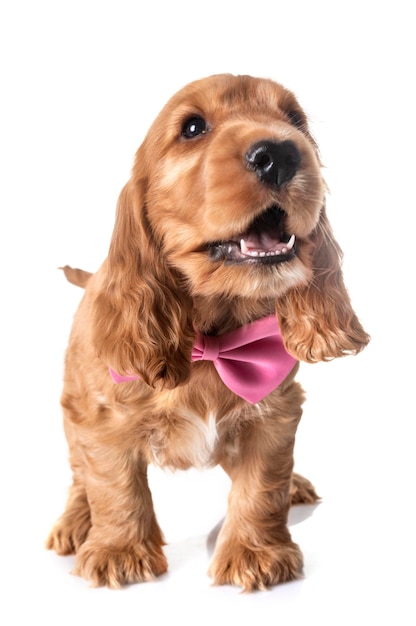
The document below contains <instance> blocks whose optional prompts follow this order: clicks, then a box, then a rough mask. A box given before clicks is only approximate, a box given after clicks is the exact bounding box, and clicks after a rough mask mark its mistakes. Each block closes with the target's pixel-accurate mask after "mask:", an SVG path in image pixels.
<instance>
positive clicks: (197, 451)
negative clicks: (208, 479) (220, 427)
mask: <svg viewBox="0 0 416 626" xmlns="http://www.w3.org/2000/svg"><path fill="white" fill-rule="evenodd" d="M217 439H218V433H217V425H216V416H215V415H214V413H212V412H211V413H210V414H209V415H208V418H207V420H206V421H204V420H203V419H202V418H201V416H200V415H197V414H196V413H191V412H190V411H185V410H182V411H181V413H180V419H178V420H177V421H176V423H175V424H171V425H170V427H169V429H167V430H166V431H165V432H154V433H153V435H152V436H151V437H150V440H149V444H150V449H151V452H152V457H153V459H152V461H153V463H154V464H155V465H158V466H160V467H169V466H171V467H183V468H186V467H197V468H203V467H209V466H210V465H211V463H212V459H213V454H214V451H215V446H216V443H217Z"/></svg>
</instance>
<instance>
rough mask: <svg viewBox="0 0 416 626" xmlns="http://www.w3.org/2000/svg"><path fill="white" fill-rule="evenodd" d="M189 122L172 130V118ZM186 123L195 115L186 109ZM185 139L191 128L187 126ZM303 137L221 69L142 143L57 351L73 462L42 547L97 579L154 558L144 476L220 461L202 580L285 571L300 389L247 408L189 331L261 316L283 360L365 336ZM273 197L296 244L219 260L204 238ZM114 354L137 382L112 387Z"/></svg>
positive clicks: (158, 567)
mask: <svg viewBox="0 0 416 626" xmlns="http://www.w3.org/2000/svg"><path fill="white" fill-rule="evenodd" d="M195 117H196V118H197V119H198V120H201V119H202V120H204V121H205V122H206V124H207V125H206V127H203V128H202V130H201V132H198V133H195V136H194V135H193V134H192V133H193V132H194V130H195V129H194V126H193V124H190V130H189V129H188V130H187V131H186V132H184V130H183V129H184V123H185V121H186V120H187V119H192V118H195ZM198 123H200V121H198ZM187 133H188V135H190V136H187ZM264 140H267V141H273V142H275V143H277V144H279V143H280V142H283V141H289V142H291V144H294V145H295V146H296V148H297V150H298V153H299V155H300V164H299V166H298V168H297V170H296V172H295V174H294V175H293V176H292V177H291V178H290V179H289V180H287V181H285V182H284V184H280V185H276V184H269V183H267V182H266V183H265V182H264V181H263V180H260V179H259V176H258V175H257V174H256V172H255V171H253V170H252V169H250V168H249V167H247V162H246V161H247V157H246V156H245V155H247V154H248V153H249V152H250V150H251V147H252V146H253V145H257V144H258V143H259V142H260V143H261V142H262V141H264ZM324 196H325V184H324V181H323V179H322V176H321V164H320V159H319V155H318V150H317V146H316V144H315V142H314V140H313V138H312V136H311V134H310V132H309V130H308V123H307V119H306V117H305V114H304V112H303V111H302V109H301V107H300V105H299V103H298V102H297V100H296V98H295V97H294V95H293V94H292V93H291V92H289V91H288V90H286V89H285V88H283V87H282V86H280V85H278V84H276V83H274V82H272V81H270V80H264V79H257V78H252V77H248V76H231V75H218V76H212V77H209V78H206V79H202V80H199V81H196V82H194V83H191V84H190V85H188V86H186V87H185V88H184V89H182V90H181V91H179V92H178V93H177V94H176V95H174V96H173V97H172V98H171V100H170V101H169V102H168V103H167V104H166V106H165V107H164V109H163V110H162V111H161V113H160V114H159V116H158V117H157V119H156V120H155V122H154V123H153V125H152V126H151V128H150V130H149V132H148V134H147V136H146V138H145V140H144V142H143V144H142V145H141V147H140V148H139V150H138V152H137V155H136V159H135V163H134V167H133V171H132V175H131V178H130V180H129V182H128V183H127V185H126V186H125V187H124V189H123V190H122V192H121V195H120V199H119V202H118V207H117V215H116V221H115V227H114V232H113V236H112V240H111V245H110V249H109V254H108V258H107V259H106V260H105V261H104V263H103V265H102V266H101V268H100V269H99V270H98V271H97V272H96V273H95V274H94V275H90V274H88V273H87V272H83V271H81V270H73V269H71V268H69V267H66V268H64V271H65V273H66V275H67V277H68V279H69V280H70V281H71V282H74V283H75V284H79V285H81V286H84V287H85V294H84V297H83V299H82V302H81V304H80V306H79V309H78V311H77V313H76V316H75V319H74V324H73V329H72V333H71V337H70V341H69V346H68V350H67V354H66V370H65V384H64V390H63V395H62V406H63V410H64V416H65V432H66V436H67V439H68V444H69V448H70V461H71V467H72V470H73V486H72V487H71V490H70V494H69V498H68V503H67V507H66V510H65V512H64V513H63V515H62V516H61V518H60V519H59V520H58V522H57V523H56V525H55V526H54V528H53V530H52V532H51V534H50V536H49V539H48V541H47V545H48V547H49V548H53V549H55V550H56V551H57V552H58V553H59V554H71V553H75V554H76V561H75V572H76V573H78V574H79V575H81V576H84V577H85V578H87V579H89V580H90V581H91V582H92V583H93V584H94V585H108V586H109V587H118V586H120V585H122V584H125V583H133V582H139V581H145V580H151V579H153V578H154V577H155V576H157V575H159V574H161V573H163V572H165V571H166V569H167V563H166V559H165V556H164V553H163V549H162V546H163V544H164V541H163V536H162V532H161V530H160V528H159V526H158V523H157V520H156V517H155V514H154V511H153V507H152V497H151V493H150V491H149V487H148V483H147V478H146V473H147V466H148V464H149V463H156V464H158V465H160V466H163V467H171V468H180V469H185V468H188V467H190V466H200V467H202V466H203V467H207V466H213V465H215V464H220V465H221V466H222V467H223V468H224V470H225V471H226V472H227V473H228V474H229V476H230V477H231V479H232V488H231V493H230V497H229V506H228V513H227V516H226V519H225V522H224V524H223V527H222V529H221V531H220V534H219V537H218V540H217V545H216V549H215V553H214V556H213V559H212V563H211V566H210V570H209V572H210V575H211V577H212V578H213V580H214V582H215V583H216V584H224V583H230V584H235V585H239V586H241V587H243V588H244V589H245V590H251V589H263V588H266V587H268V586H270V585H274V584H276V583H279V582H282V581H288V580H292V579H295V578H297V577H298V576H299V575H300V574H301V571H302V555H301V552H300V550H299V548H298V546H297V545H296V544H294V543H293V542H292V540H291V537H290V533H289V531H288V528H287V515H288V510H289V507H290V504H291V503H296V502H313V501H314V500H316V494H315V491H314V489H313V487H312V485H311V484H310V483H309V481H307V480H306V479H304V478H302V477H300V476H298V475H296V474H293V446H294V441H295V433H296V428H297V425H298V422H299V420H300V417H301V413H302V408H301V407H302V403H303V400H304V394H303V391H302V389H301V387H300V385H299V383H297V382H295V380H294V378H295V375H296V371H297V369H298V366H296V367H295V369H294V370H293V371H292V373H291V374H289V376H288V377H287V378H286V380H285V381H284V382H283V383H282V384H281V385H280V387H278V388H277V389H276V390H275V391H273V392H272V393H271V394H270V395H269V396H267V397H266V398H265V399H264V400H262V401H261V402H259V403H258V404H256V405H251V404H249V403H247V402H246V401H245V400H243V399H242V398H240V397H238V396H236V395H234V394H233V392H231V391H230V390H229V389H228V388H227V387H225V386H224V384H223V383H222V382H221V380H220V379H219V377H218V375H217V373H216V371H215V369H214V367H213V364H212V363H210V362H206V361H201V362H197V363H193V362H192V361H191V351H192V346H193V343H194V339H195V331H196V330H198V331H200V332H201V333H211V334H212V333H215V334H218V335H221V334H224V333H226V332H228V331H230V330H233V329H236V328H238V327H240V326H242V325H244V324H247V323H249V322H251V321H253V320H256V319H258V318H261V317H264V316H267V315H270V314H272V313H275V314H276V315H277V317H278V320H279V323H280V327H281V330H282V334H283V337H284V340H285V344H286V347H287V349H288V351H289V352H291V353H292V354H293V355H294V356H295V357H296V358H297V359H299V360H302V361H308V362H315V361H323V360H328V359H332V358H334V357H339V356H342V355H345V354H356V353H358V352H359V351H360V350H362V349H363V348H364V346H365V345H366V344H367V342H368V336H367V334H366V333H365V332H364V330H363V328H362V327H361V324H360V322H359V321H358V319H357V317H356V315H355V313H354V311H353V310H352V308H351V303H350V299H349V296H348V293H347V291H346V289H345V286H344V283H343V278H342V272H341V266H340V263H341V256H342V255H341V251H340V248H339V246H338V244H337V242H336V241H335V239H334V236H333V233H332V230H331V227H330V225H329V222H328V219H327V216H326V212H325V207H324V200H325V198H324ZM274 205H276V206H278V207H280V208H281V209H283V211H284V220H285V231H286V232H288V233H294V234H295V235H296V254H295V255H293V257H292V258H291V259H290V260H287V262H280V263H270V264H265V263H260V262H252V263H251V262H249V263H246V262H244V263H229V262H227V260H226V259H224V258H217V257H215V256H214V257H210V255H209V244H211V243H213V242H221V241H229V240H230V239H232V238H233V237H234V235H235V234H236V233H245V232H247V231H248V229H249V228H250V224H252V222H253V220H254V219H255V218H256V217H258V216H259V215H261V214H262V213H263V212H264V211H265V210H266V209H267V208H268V207H270V206H274ZM109 366H111V367H112V368H113V369H114V370H116V371H117V372H118V373H120V374H136V375H138V376H139V377H140V380H137V381H134V382H126V383H121V384H118V385H116V384H114V382H113V380H112V379H111V377H110V375H109V371H108V368H109Z"/></svg>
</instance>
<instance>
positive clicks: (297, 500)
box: [290, 472, 320, 504]
mask: <svg viewBox="0 0 416 626" xmlns="http://www.w3.org/2000/svg"><path fill="white" fill-rule="evenodd" d="M290 498H291V504H313V503H314V502H318V500H320V498H319V496H318V494H317V493H316V491H315V487H314V486H313V485H312V483H311V482H310V481H309V480H308V479H307V478H304V477H303V476H301V475H300V474H296V472H293V474H292V482H291V485H290Z"/></svg>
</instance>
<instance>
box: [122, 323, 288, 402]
mask: <svg viewBox="0 0 416 626" xmlns="http://www.w3.org/2000/svg"><path fill="white" fill-rule="evenodd" d="M192 361H212V362H213V363H214V366H215V368H216V370H217V372H218V374H219V376H220V378H221V380H222V381H223V383H224V384H225V385H226V386H227V387H228V388H229V389H231V391H233V392H234V393H235V394H237V395H238V396H240V397H241V398H244V399H245V400H247V401H248V402H250V403H251V404H255V403H256V402H259V401H260V400H262V399H263V398H265V397H266V396H267V395H268V394H269V393H271V392H272V391H273V390H274V389H276V388H277V387H278V386H279V385H280V383H282V382H283V381H284V379H285V378H286V376H287V375H288V374H289V373H290V372H291V371H292V369H293V367H294V366H295V364H296V362H297V361H296V359H295V358H294V357H293V356H291V355H290V354H289V353H288V352H286V349H285V347H284V344H283V339H282V335H281V334H280V329H279V324H278V322H277V319H276V317H275V316H274V315H270V316H269V317H264V318H262V319H260V320H257V321H255V322H252V323H251V324H247V326H242V327H241V328H238V329H237V330H234V331H232V332H230V333H228V334H226V335H220V336H212V335H201V334H200V333H197V337H196V341H195V344H194V347H193V350H192ZM110 374H111V376H112V378H113V380H114V382H116V383H122V382H128V381H132V380H137V379H138V378H139V377H138V376H120V375H119V374H117V372H115V371H114V370H112V369H111V368H110Z"/></svg>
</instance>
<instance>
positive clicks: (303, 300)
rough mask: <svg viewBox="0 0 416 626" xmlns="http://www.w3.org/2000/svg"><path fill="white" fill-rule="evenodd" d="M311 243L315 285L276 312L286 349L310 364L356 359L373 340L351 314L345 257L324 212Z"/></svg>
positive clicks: (294, 294)
mask: <svg viewBox="0 0 416 626" xmlns="http://www.w3.org/2000/svg"><path fill="white" fill-rule="evenodd" d="M310 243H311V250H310V251H309V254H310V259H311V266H312V270H313V276H312V279H311V280H310V281H309V283H308V284H307V285H306V286H304V287H303V288H297V289H293V290H291V291H289V292H288V293H287V294H286V295H285V296H284V297H283V299H282V300H281V301H280V302H279V306H278V309H277V315H278V318H279V323H280V327H281V331H282V335H283V338H284V341H285V344H286V347H287V349H288V351H289V352H290V353H291V354H293V355H294V356H295V357H296V358H298V359H300V360H301V361H307V362H311V363H313V362H317V361H327V360H330V359H333V358H335V357H339V356H344V355H346V354H358V353H359V352H360V351H361V350H362V349H363V348H364V347H365V346H366V345H367V344H368V342H369V340H370V338H369V336H368V335H367V333H366V332H365V331H364V329H363V327H362V326H361V323H360V322H359V320H358V318H357V316H356V314H355V313H354V311H353V309H352V306H351V301H350V297H349V295H348V292H347V290H346V288H345V285H344V280H343V275H342V269H341V262H342V251H341V249H340V246H339V245H338V243H337V241H336V240H335V238H334V235H333V232H332V228H331V226H330V224H329V221H328V218H327V215H326V211H325V207H323V209H322V211H321V215H320V218H319V221H318V224H317V226H316V228H315V230H314V232H313V233H312V236H311V242H310Z"/></svg>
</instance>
